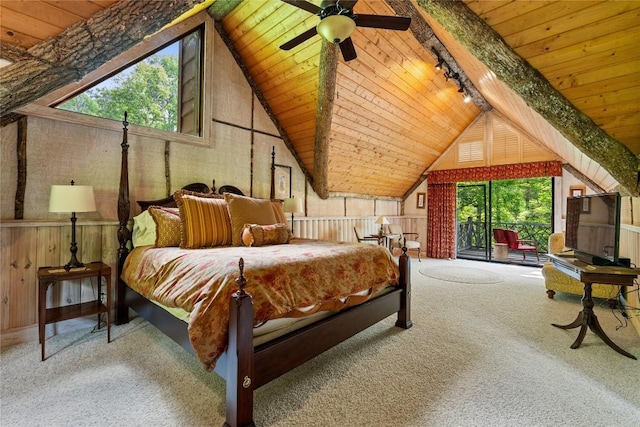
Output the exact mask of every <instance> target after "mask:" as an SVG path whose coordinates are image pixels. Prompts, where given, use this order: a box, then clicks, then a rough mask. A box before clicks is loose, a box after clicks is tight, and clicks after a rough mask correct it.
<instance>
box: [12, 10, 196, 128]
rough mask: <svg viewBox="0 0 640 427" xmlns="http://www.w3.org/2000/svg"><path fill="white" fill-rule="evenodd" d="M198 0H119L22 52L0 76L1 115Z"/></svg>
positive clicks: (76, 77) (95, 65) (86, 68)
mask: <svg viewBox="0 0 640 427" xmlns="http://www.w3.org/2000/svg"><path fill="white" fill-rule="evenodd" d="M198 3H201V1H200V0H148V1H144V2H141V1H120V2H118V3H115V4H114V5H113V6H111V7H109V8H106V9H103V10H102V11H100V12H98V13H96V14H95V15H93V16H92V17H91V18H90V19H88V20H87V21H84V22H78V23H77V24H74V25H72V26H70V27H69V28H67V29H66V30H64V31H63V32H62V33H60V34H59V35H58V36H56V37H53V38H51V39H48V40H46V41H44V42H42V43H39V44H38V45H36V46H34V47H32V48H31V49H29V50H27V51H26V53H27V54H28V56H27V55H24V54H23V55H22V58H21V59H19V60H18V61H17V62H15V63H14V64H12V65H9V66H7V67H4V68H3V70H2V71H3V72H2V74H1V75H0V108H1V110H0V113H1V114H2V115H5V114H7V113H10V112H12V111H13V110H15V109H17V108H20V107H22V106H24V105H26V104H28V103H30V102H33V101H35V100H36V99H38V98H39V97H40V96H42V95H45V94H46V93H49V92H51V91H52V90H55V89H57V88H60V87H62V86H64V85H66V84H69V83H72V82H74V81H77V80H79V79H81V78H82V77H84V76H85V75H86V74H88V73H89V72H91V71H93V70H95V69H97V68H98V67H100V66H101V65H102V64H104V63H105V62H107V61H109V60H110V59H112V58H114V57H115V56H117V55H119V54H120V53H122V52H125V51H126V50H128V49H130V48H131V47H133V46H134V45H136V44H138V43H139V42H141V41H142V40H143V39H144V37H145V36H147V35H148V34H153V33H154V32H156V31H158V30H160V29H161V28H162V27H163V26H164V25H166V24H168V23H169V22H171V20H172V19H173V18H174V17H177V16H180V15H181V14H183V13H184V12H187V11H188V10H190V9H192V8H193V7H194V6H195V5H197V4H198Z"/></svg>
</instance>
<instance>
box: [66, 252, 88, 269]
mask: <svg viewBox="0 0 640 427" xmlns="http://www.w3.org/2000/svg"><path fill="white" fill-rule="evenodd" d="M80 267H84V264H83V263H81V262H80V261H78V259H77V258H76V256H75V254H74V255H73V256H72V257H71V260H69V262H68V263H66V264H65V265H64V269H65V270H67V271H69V270H71V269H72V268H80Z"/></svg>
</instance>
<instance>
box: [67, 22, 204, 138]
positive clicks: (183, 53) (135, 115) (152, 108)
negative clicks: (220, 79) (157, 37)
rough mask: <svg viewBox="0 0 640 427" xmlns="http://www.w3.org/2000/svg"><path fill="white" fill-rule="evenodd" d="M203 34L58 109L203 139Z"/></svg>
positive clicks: (196, 33) (180, 42) (182, 41)
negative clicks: (126, 115)
mask: <svg viewBox="0 0 640 427" xmlns="http://www.w3.org/2000/svg"><path fill="white" fill-rule="evenodd" d="M202 40H203V29H202V28H198V29H196V30H195V31H193V32H191V33H189V34H187V35H185V36H183V37H182V38H181V39H179V40H177V41H175V42H172V43H171V44H169V45H167V46H165V47H163V48H162V49H160V50H158V51H156V52H154V53H152V54H151V55H149V56H147V57H145V58H143V59H142V60H140V61H138V62H136V63H135V64H132V65H130V66H128V67H127V68H126V69H123V70H121V71H120V72H118V73H117V74H115V75H112V76H111V77H109V78H108V79H106V80H103V81H101V82H100V83H99V84H97V85H95V86H93V87H92V88H90V89H88V90H86V91H84V92H82V93H80V94H78V95H76V96H74V97H73V98H70V99H68V100H66V101H65V102H63V103H61V104H59V105H58V106H57V108H60V109H62V110H67V111H74V112H77V113H82V114H88V115H91V116H96V117H103V118H107V119H113V120H122V117H123V116H124V112H125V111H126V112H127V113H128V117H129V118H130V119H129V120H130V121H131V122H132V123H135V124H136V125H141V126H147V127H150V128H154V129H161V130H165V131H170V132H179V133H183V134H188V135H195V136H201V132H202V108H201V107H202V64H203V62H204V61H203V44H202Z"/></svg>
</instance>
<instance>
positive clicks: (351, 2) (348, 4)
mask: <svg viewBox="0 0 640 427" xmlns="http://www.w3.org/2000/svg"><path fill="white" fill-rule="evenodd" d="M339 1H340V3H339V4H340V6H342V7H344V8H345V9H350V10H353V6H355V5H356V3H358V0H339ZM334 3H335V2H334Z"/></svg>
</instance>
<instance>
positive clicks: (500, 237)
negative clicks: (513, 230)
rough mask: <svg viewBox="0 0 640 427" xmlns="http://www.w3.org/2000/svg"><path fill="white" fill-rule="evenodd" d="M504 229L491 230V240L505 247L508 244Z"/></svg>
mask: <svg viewBox="0 0 640 427" xmlns="http://www.w3.org/2000/svg"><path fill="white" fill-rule="evenodd" d="M505 231H506V230H504V229H502V228H494V229H493V238H494V239H495V241H496V243H504V244H505V245H508V244H509V242H507V235H506V234H505Z"/></svg>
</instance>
